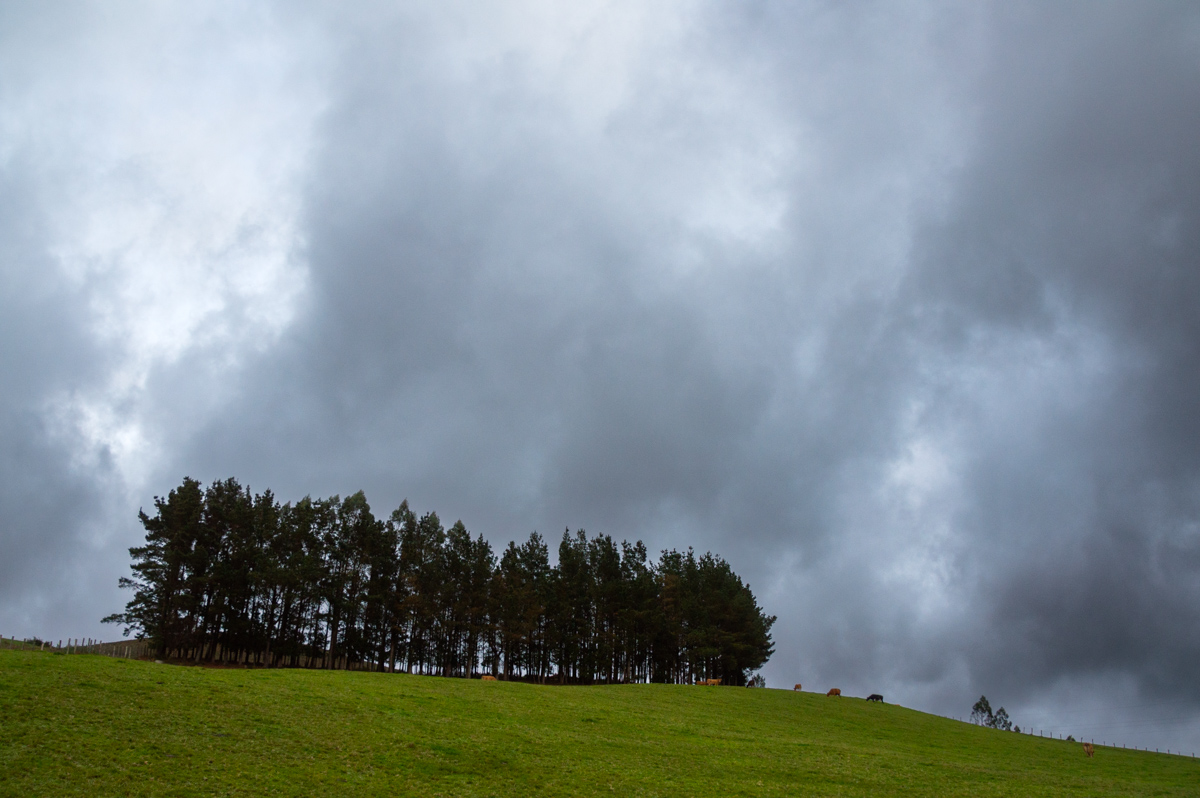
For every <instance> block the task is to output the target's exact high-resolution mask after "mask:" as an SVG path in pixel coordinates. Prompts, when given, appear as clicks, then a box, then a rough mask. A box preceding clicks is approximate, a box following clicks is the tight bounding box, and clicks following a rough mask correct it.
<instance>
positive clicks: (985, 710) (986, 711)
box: [971, 695, 994, 726]
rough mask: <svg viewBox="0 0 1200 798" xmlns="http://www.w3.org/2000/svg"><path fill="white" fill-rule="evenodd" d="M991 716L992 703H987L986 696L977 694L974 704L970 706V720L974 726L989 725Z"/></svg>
mask: <svg viewBox="0 0 1200 798" xmlns="http://www.w3.org/2000/svg"><path fill="white" fill-rule="evenodd" d="M993 718H994V716H993V715H992V705H991V704H989V703H988V700H987V696H985V695H981V696H979V700H978V701H976V702H975V706H973V707H971V722H972V723H974V724H975V725H976V726H991V725H992V720H993Z"/></svg>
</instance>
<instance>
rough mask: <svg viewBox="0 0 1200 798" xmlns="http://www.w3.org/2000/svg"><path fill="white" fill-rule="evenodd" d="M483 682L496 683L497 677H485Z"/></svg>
mask: <svg viewBox="0 0 1200 798" xmlns="http://www.w3.org/2000/svg"><path fill="white" fill-rule="evenodd" d="M483 680H484V681H485V682H494V681H496V677H495V676H484V677H483Z"/></svg>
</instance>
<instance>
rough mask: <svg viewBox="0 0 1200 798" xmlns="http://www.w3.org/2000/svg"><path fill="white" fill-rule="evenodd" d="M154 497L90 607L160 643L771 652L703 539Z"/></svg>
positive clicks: (224, 494)
mask: <svg viewBox="0 0 1200 798" xmlns="http://www.w3.org/2000/svg"><path fill="white" fill-rule="evenodd" d="M155 510H156V513H155V515H154V516H153V517H150V516H148V515H146V514H145V513H139V516H138V517H139V519H140V520H141V523H142V525H143V526H144V527H145V529H146V543H145V545H144V546H137V547H134V548H132V549H130V550H129V551H130V555H131V557H132V560H133V562H132V566H131V568H132V571H133V577H132V578H123V579H121V580H120V583H121V585H122V587H127V588H130V589H132V590H133V591H134V595H133V598H132V599H131V600H130V601H129V603H128V604H127V605H126V607H125V611H124V612H123V613H118V614H115V615H111V616H109V617H108V618H105V621H108V622H114V623H121V624H124V625H125V627H126V628H125V634H126V635H128V634H130V633H136V635H137V636H138V637H139V638H147V639H149V640H151V641H152V642H153V646H154V651H155V653H156V655H157V656H158V657H160V658H166V657H172V658H179V659H190V660H194V661H197V662H238V663H246V664H255V665H262V666H267V667H310V668H356V669H374V670H383V671H398V670H403V671H406V672H409V673H423V674H439V675H443V676H460V677H470V676H473V675H475V674H478V673H480V671H484V672H487V673H490V674H492V675H496V676H501V677H502V678H506V679H521V680H528V681H538V682H555V683H562V684H568V683H569V684H593V683H610V684H611V683H618V682H646V681H656V682H676V683H687V682H692V681H694V680H696V679H700V678H706V679H707V678H719V679H721V680H722V683H723V684H733V685H742V684H746V683H747V678H748V677H749V674H750V673H752V672H753V671H755V670H757V669H758V668H759V667H760V666H761V665H762V664H763V663H765V662H766V661H767V659H768V658H769V657H770V656H771V654H772V653H773V649H772V648H771V634H770V630H771V626H772V624H773V623H774V622H775V618H774V617H773V616H768V615H766V614H765V613H764V612H763V611H762V608H760V607H759V606H758V603H757V601H756V600H755V598H754V594H753V593H752V592H751V590H750V586H749V585H747V584H744V583H743V582H742V580H741V578H740V577H738V576H737V574H735V573H734V572H733V570H732V569H731V568H730V567H729V564H728V563H726V562H725V561H724V560H723V559H721V558H720V557H717V556H715V555H713V554H711V553H706V554H704V555H701V556H700V557H697V556H696V555H695V554H694V553H693V552H692V551H691V550H690V549H689V550H688V551H687V552H686V553H680V552H678V551H664V552H663V553H662V556H661V557H660V558H659V561H658V562H657V563H654V562H651V561H650V559H649V556H648V554H647V551H646V547H645V545H643V544H642V542H641V541H638V542H637V543H633V544H630V543H628V542H622V543H621V544H619V545H618V544H617V542H616V541H615V540H613V539H612V538H611V537H609V536H607V535H599V536H597V537H593V538H588V536H587V534H586V533H584V532H583V531H582V530H580V531H577V532H575V533H574V534H571V533H570V531H569V530H568V531H566V532H564V534H563V537H562V540H561V541H560V543H559V546H558V562H557V564H556V565H551V562H550V552H549V548H548V547H547V545H546V543H545V541H544V540H543V539H542V537H541V536H540V535H539V534H538V533H536V532H534V533H532V534H531V535H530V536H529V539H528V540H527V541H525V542H524V543H523V544H520V545H518V544H517V543H515V542H513V543H510V544H509V545H508V547H507V548H506V549H505V550H504V551H503V553H502V554H501V555H500V557H499V558H497V557H496V555H495V554H494V553H493V551H492V548H491V545H490V544H489V543H488V542H487V541H486V540H485V539H484V538H483V537H482V536H477V537H474V538H473V537H472V536H471V533H470V532H469V531H468V530H467V528H466V527H465V526H464V525H463V523H462V522H461V521H459V522H456V523H455V524H453V525H452V526H451V527H450V529H449V530H446V529H444V528H443V526H442V523H441V520H440V519H439V518H438V516H437V514H436V513H426V514H425V515H423V516H421V517H420V518H418V517H417V515H416V514H415V513H413V511H412V510H411V509H409V506H408V503H407V502H404V503H402V504H401V505H400V507H399V508H397V509H396V510H395V511H394V512H393V513H392V514H391V516H390V517H389V518H388V519H387V520H386V521H385V520H380V519H378V518H376V517H375V515H374V514H373V513H372V511H371V507H370V505H369V504H368V503H367V500H366V497H365V496H364V495H363V493H362V492H361V491H359V492H358V493H355V494H353V495H352V496H348V497H346V498H345V499H342V498H340V497H338V496H333V497H330V498H328V499H313V498H311V497H307V496H306V497H304V498H303V499H301V500H300V501H298V502H296V503H294V504H292V503H286V504H282V505H281V504H279V503H278V501H276V499H275V497H274V495H273V494H272V493H271V492H270V491H264V492H263V493H259V494H254V493H252V492H251V491H250V489H249V488H246V487H243V486H242V485H240V484H239V483H238V482H237V480H234V479H227V480H224V481H218V482H214V483H212V484H211V485H210V486H209V487H208V488H207V489H201V486H200V484H199V483H198V482H196V481H195V480H193V479H190V478H189V479H185V480H184V481H183V483H182V484H181V485H180V486H179V487H178V488H175V489H174V490H172V491H171V492H170V493H169V494H168V495H167V497H166V498H165V499H160V498H156V499H155ZM981 701H983V702H984V703H985V704H986V699H981ZM986 709H987V712H986V717H987V718H989V719H991V718H992V717H993V716H992V715H991V710H990V707H987V708H986ZM1001 712H1003V710H1001ZM973 718H974V715H973ZM1005 718H1007V716H1005Z"/></svg>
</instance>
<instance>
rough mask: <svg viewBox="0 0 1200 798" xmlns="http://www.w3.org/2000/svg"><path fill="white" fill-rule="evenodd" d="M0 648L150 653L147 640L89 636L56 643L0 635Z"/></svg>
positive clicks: (144, 656)
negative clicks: (98, 638) (109, 639)
mask: <svg viewBox="0 0 1200 798" xmlns="http://www.w3.org/2000/svg"><path fill="white" fill-rule="evenodd" d="M0 649H16V650H18V651H48V652H51V653H54V654H97V655H100V656H104V657H122V658H124V659H149V657H150V654H151V651H150V641H149V640H119V641H117V642H115V643H104V642H101V641H99V640H95V639H93V638H90V637H69V638H67V639H66V640H59V641H58V642H57V643H55V642H54V641H51V640H42V639H41V638H37V637H27V638H25V639H23V640H16V639H13V638H7V637H0Z"/></svg>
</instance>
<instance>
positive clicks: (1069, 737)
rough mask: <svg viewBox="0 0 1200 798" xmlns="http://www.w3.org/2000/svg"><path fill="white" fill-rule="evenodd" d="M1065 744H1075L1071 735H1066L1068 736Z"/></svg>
mask: <svg viewBox="0 0 1200 798" xmlns="http://www.w3.org/2000/svg"><path fill="white" fill-rule="evenodd" d="M1067 742H1069V743H1073V742H1075V738H1074V737H1072V736H1071V735H1069V734H1068V735H1067Z"/></svg>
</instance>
